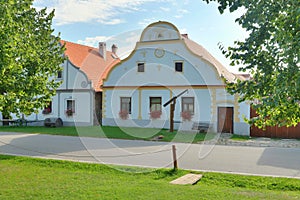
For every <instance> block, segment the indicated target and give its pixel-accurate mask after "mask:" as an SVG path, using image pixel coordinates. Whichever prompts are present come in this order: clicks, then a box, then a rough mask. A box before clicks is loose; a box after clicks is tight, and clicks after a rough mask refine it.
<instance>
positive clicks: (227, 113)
mask: <svg viewBox="0 0 300 200" xmlns="http://www.w3.org/2000/svg"><path fill="white" fill-rule="evenodd" d="M218 132H219V133H233V107H218Z"/></svg>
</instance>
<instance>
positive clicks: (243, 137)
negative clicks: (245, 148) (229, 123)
mask: <svg viewBox="0 0 300 200" xmlns="http://www.w3.org/2000/svg"><path fill="white" fill-rule="evenodd" d="M230 139H232V140H237V141H246V140H251V137H250V136H247V135H235V134H233V135H232V136H231V138H230Z"/></svg>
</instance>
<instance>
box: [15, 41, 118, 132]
mask: <svg viewBox="0 0 300 200" xmlns="http://www.w3.org/2000/svg"><path fill="white" fill-rule="evenodd" d="M61 44H62V45H63V44H65V47H66V51H65V56H66V57H67V59H66V61H65V62H64V63H63V65H62V71H60V72H59V73H58V74H57V76H56V77H55V79H56V80H57V81H61V82H62V84H61V85H60V87H59V88H58V89H57V91H56V95H55V96H54V97H53V98H52V101H51V102H50V103H49V105H48V106H47V107H46V108H44V109H42V110H40V112H39V113H37V114H32V115H30V116H24V117H25V119H26V120H28V121H30V122H31V123H30V125H43V123H44V119H46V118H61V119H62V121H63V124H64V125H67V126H68V125H70V126H71V125H78V126H86V125H99V124H100V123H101V114H102V110H101V109H102V108H101V107H102V104H101V102H102V89H101V87H100V86H101V84H102V79H103V78H105V74H106V72H107V70H108V69H109V68H111V67H112V66H114V65H115V64H116V63H118V62H119V61H120V59H119V58H118V56H117V54H116V51H117V47H116V46H115V45H113V46H112V49H111V51H108V50H107V49H106V43H105V42H100V43H99V48H93V47H89V46H85V45H81V44H76V43H72V42H68V41H63V40H62V41H61ZM11 117H12V119H17V117H16V116H15V115H14V114H12V115H11Z"/></svg>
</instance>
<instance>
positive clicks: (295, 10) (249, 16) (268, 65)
mask: <svg viewBox="0 0 300 200" xmlns="http://www.w3.org/2000/svg"><path fill="white" fill-rule="evenodd" d="M204 1H206V2H207V3H209V2H212V1H216V2H218V4H219V7H218V9H219V11H220V13H221V14H222V13H223V12H224V11H225V10H226V9H229V11H230V12H235V11H236V10H237V9H239V8H244V9H245V10H246V11H245V13H244V14H243V15H242V16H241V17H239V18H237V19H236V22H238V23H239V24H240V25H241V26H242V27H243V28H245V29H246V30H247V31H248V32H249V36H248V37H247V38H246V39H245V40H244V41H235V44H234V46H233V47H229V48H228V49H225V48H224V47H222V46H221V47H220V49H221V50H222V51H223V54H225V56H227V57H229V58H230V59H231V65H238V64H241V65H242V67H240V69H239V70H240V71H243V72H245V71H248V72H250V73H251V77H252V78H251V79H250V80H246V81H241V80H237V82H236V83H227V89H228V91H229V92H230V93H232V94H233V93H237V94H240V101H249V102H251V103H252V107H253V108H254V109H255V110H256V112H257V114H258V115H259V116H258V117H254V118H252V119H250V120H249V123H253V124H255V125H256V126H258V127H265V126H274V125H279V126H283V125H286V126H292V125H294V126H295V125H297V124H298V123H299V122H300V63H299V56H300V45H299V44H300V1H299V0H204Z"/></svg>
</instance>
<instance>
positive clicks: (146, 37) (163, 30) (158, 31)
mask: <svg viewBox="0 0 300 200" xmlns="http://www.w3.org/2000/svg"><path fill="white" fill-rule="evenodd" d="M179 39H181V35H180V32H179V30H178V29H177V28H176V26H174V25H173V24H171V23H169V22H165V21H158V22H155V23H152V24H150V25H149V26H147V27H146V28H145V29H144V31H143V32H142V35H141V38H140V42H150V41H163V40H179Z"/></svg>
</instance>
